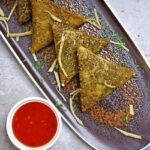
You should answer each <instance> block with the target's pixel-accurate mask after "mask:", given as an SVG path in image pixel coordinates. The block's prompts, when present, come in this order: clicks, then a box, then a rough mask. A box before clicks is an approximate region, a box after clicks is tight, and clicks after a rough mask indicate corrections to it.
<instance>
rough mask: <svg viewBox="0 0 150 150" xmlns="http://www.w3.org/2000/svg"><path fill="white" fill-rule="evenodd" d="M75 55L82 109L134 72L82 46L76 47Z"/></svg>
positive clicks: (89, 106)
mask: <svg viewBox="0 0 150 150" xmlns="http://www.w3.org/2000/svg"><path fill="white" fill-rule="evenodd" d="M77 55H78V65H79V66H78V68H79V77H80V89H81V91H80V94H81V105H82V111H86V110H87V109H89V108H91V107H92V106H93V105H95V104H96V103H97V102H98V101H100V100H102V98H103V97H105V96H107V95H108V94H109V93H111V92H112V90H114V89H115V88H117V87H119V86H121V85H123V84H124V83H126V82H127V81H128V80H129V79H130V78H131V77H132V76H133V75H134V74H135V73H134V71H133V70H131V69H129V68H126V67H122V66H120V65H118V64H113V63H111V62H109V61H107V60H105V59H103V58H102V57H100V56H97V55H95V54H94V53H92V52H91V51H90V50H88V49H86V48H84V47H83V46H79V47H78V53H77Z"/></svg>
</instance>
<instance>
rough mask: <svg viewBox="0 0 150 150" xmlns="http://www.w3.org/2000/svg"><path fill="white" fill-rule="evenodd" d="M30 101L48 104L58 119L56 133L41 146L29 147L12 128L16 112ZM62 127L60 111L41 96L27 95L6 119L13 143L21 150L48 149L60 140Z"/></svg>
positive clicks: (9, 135)
mask: <svg viewBox="0 0 150 150" xmlns="http://www.w3.org/2000/svg"><path fill="white" fill-rule="evenodd" d="M30 102H41V103H43V104H45V105H47V106H48V107H49V108H50V109H51V110H52V111H53V113H54V114H55V116H56V119H57V130H56V133H55V135H54V136H53V138H52V139H51V140H50V141H49V142H48V143H46V144H45V145H42V146H40V147H29V146H27V145H24V144H23V143H21V142H20V141H19V140H18V139H17V138H16V137H15V135H14V133H13V129H12V120H13V117H14V114H15V113H16V111H17V110H18V109H19V108H20V107H21V106H23V105H25V104H27V103H30ZM61 129H62V120H61V117H60V113H59V112H58V110H57V109H56V108H55V107H54V105H53V104H52V103H51V102H50V101H49V100H47V99H44V98H41V97H27V98H24V99H22V100H20V101H19V102H17V103H16V104H15V105H14V106H13V107H12V108H11V110H10V111H9V113H8V116H7V121H6V131H7V134H8V137H9V139H10V141H11V142H12V143H13V145H15V146H16V147H17V148H19V149H21V150H46V149H48V148H50V147H52V146H53V145H54V144H55V142H56V141H57V140H58V138H59V136H60V132H61Z"/></svg>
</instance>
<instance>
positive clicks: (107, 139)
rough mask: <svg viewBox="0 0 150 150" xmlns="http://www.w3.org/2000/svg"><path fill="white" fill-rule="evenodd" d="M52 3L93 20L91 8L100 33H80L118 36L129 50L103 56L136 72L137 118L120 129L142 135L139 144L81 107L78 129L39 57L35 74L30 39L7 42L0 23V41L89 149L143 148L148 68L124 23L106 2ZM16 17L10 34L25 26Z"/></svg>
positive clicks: (147, 135) (147, 136)
mask: <svg viewBox="0 0 150 150" xmlns="http://www.w3.org/2000/svg"><path fill="white" fill-rule="evenodd" d="M55 2H56V3H58V4H60V5H65V7H67V8H69V9H70V10H72V11H74V12H76V13H79V14H82V15H86V16H88V17H93V13H91V12H92V10H93V8H96V9H97V12H98V14H99V16H100V21H101V24H102V29H101V30H99V31H97V30H96V29H94V28H93V27H90V25H84V26H83V27H81V29H84V30H86V31H89V32H90V33H91V34H96V35H97V34H98V35H100V36H103V37H104V36H105V37H106V36H107V37H110V36H111V35H112V33H117V35H118V36H119V37H122V39H123V41H124V42H125V44H126V46H127V47H128V49H129V52H127V51H125V50H123V49H122V48H120V47H116V46H113V45H110V46H109V47H108V48H107V49H105V50H103V53H104V52H105V51H106V52H109V51H110V52H111V53H112V54H114V57H115V56H116V55H117V58H119V61H120V62H122V63H124V64H126V65H127V66H128V67H130V68H132V69H134V70H135V72H136V76H135V77H134V78H133V79H132V80H133V81H134V84H136V86H137V91H138V93H139V103H138V106H136V110H135V111H136V116H135V119H134V120H133V121H132V122H131V123H129V125H128V126H127V127H123V128H122V129H124V130H126V131H130V132H134V133H137V134H139V135H141V136H142V139H141V140H138V139H133V138H129V137H125V136H123V135H122V134H120V133H119V132H118V131H116V130H115V129H114V128H110V127H107V126H105V125H104V124H102V123H99V122H96V121H94V120H93V119H91V118H90V117H89V115H88V113H83V112H82V111H81V109H80V106H77V110H76V113H77V115H78V117H80V118H81V120H82V121H83V124H84V126H81V125H79V124H78V123H77V122H76V120H75V119H74V117H73V116H72V114H71V112H70V109H69V95H68V93H67V92H66V91H65V89H62V90H61V92H62V93H63V94H64V95H65V97H66V100H67V101H66V102H65V101H64V100H63V98H62V97H61V95H60V94H59V93H58V92H57V90H56V85H55V83H54V80H55V79H54V75H53V73H48V72H47V70H48V66H47V63H45V62H44V60H42V59H41V55H40V54H37V57H38V59H39V60H40V61H41V62H42V70H41V71H40V72H38V71H37V70H36V69H35V67H34V65H35V61H34V60H33V57H32V55H31V54H30V52H29V50H28V49H29V47H30V46H31V36H28V37H22V38H20V40H19V41H18V42H17V41H16V39H15V38H7V35H6V30H5V26H4V24H3V23H1V22H0V30H1V32H0V33H1V36H2V38H3V39H4V41H5V42H6V44H7V45H8V47H9V48H10V50H11V52H12V53H13V54H14V56H15V58H16V59H17V60H18V62H19V63H20V65H21V66H22V67H23V69H24V70H25V71H26V73H27V75H28V76H29V77H30V78H31V80H32V81H33V82H34V83H35V85H36V86H37V88H38V89H39V90H40V91H41V93H42V94H43V95H44V96H45V97H46V98H47V99H48V100H49V101H51V102H52V103H53V104H54V105H55V104H56V102H58V101H59V102H60V103H61V104H62V105H63V107H64V109H65V110H66V111H64V110H63V109H59V108H58V110H59V112H60V114H61V116H62V118H63V119H64V120H65V122H66V123H67V124H68V125H69V127H71V129H72V130H73V131H74V132H75V133H76V134H77V135H78V136H79V137H80V138H81V139H82V140H84V141H85V142H86V143H87V144H89V145H90V146H91V147H92V148H94V149H97V150H120V149H121V150H137V149H142V148H144V147H146V146H147V145H148V143H149V141H150V129H149V127H150V115H149V112H150V93H149V92H148V90H145V89H149V88H150V66H148V63H146V61H145V59H144V55H143V54H142V53H141V51H140V49H139V48H138V46H137V45H136V44H135V42H134V41H133V40H132V38H131V36H130V35H129V34H128V33H127V31H126V29H125V28H124V26H123V23H121V21H120V20H119V19H118V17H117V16H116V15H115V13H114V11H113V9H112V8H111V6H110V5H109V4H108V2H107V1H104V0H79V1H76V0H55ZM0 7H1V8H2V9H3V10H4V12H5V14H6V15H8V14H9V11H10V9H9V8H8V6H7V5H6V3H4V0H2V1H0ZM16 16H17V14H16V13H14V15H13V16H12V18H11V20H10V21H9V27H10V32H11V33H15V32H21V31H23V29H24V26H22V25H20V24H19V23H18V21H17V17H16ZM114 40H115V39H114ZM49 47H50V49H53V44H52V45H50V46H49ZM137 64H138V65H137ZM137 66H138V67H137ZM127 89H130V87H127ZM133 92H134V91H133ZM118 97H119V95H118V93H117V92H116V91H114V92H113V93H112V94H110V95H109V97H107V98H106V99H104V102H105V101H106V100H107V102H111V101H114V102H115V100H116V101H117V100H118ZM116 103H117V102H116ZM119 105H122V104H116V107H119ZM120 107H122V106H120ZM110 108H111V106H110ZM110 108H109V109H110ZM113 109H115V108H113V107H112V111H113Z"/></svg>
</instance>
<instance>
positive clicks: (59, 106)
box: [55, 101, 66, 111]
mask: <svg viewBox="0 0 150 150" xmlns="http://www.w3.org/2000/svg"><path fill="white" fill-rule="evenodd" d="M55 106H56V107H57V108H59V109H61V110H63V111H66V109H65V108H64V106H63V105H62V104H61V103H60V102H59V101H56V103H55Z"/></svg>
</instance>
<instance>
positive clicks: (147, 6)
mask: <svg viewBox="0 0 150 150" xmlns="http://www.w3.org/2000/svg"><path fill="white" fill-rule="evenodd" d="M108 1H109V3H110V4H111V6H112V7H113V8H114V10H115V12H116V13H117V15H118V16H119V18H120V19H121V20H122V22H123V23H124V25H125V26H126V28H127V29H128V31H129V32H130V33H131V35H132V37H133V39H134V40H135V41H136V42H137V44H138V45H139V47H140V49H141V50H142V51H143V53H145V54H146V53H150V0H108ZM147 59H148V60H149V63H150V58H148V57H147ZM28 96H42V95H41V94H40V92H39V91H38V90H37V89H36V88H35V86H34V85H33V83H32V82H31V81H30V79H29V78H28V77H27V75H26V74H25V72H24V71H23V70H22V68H21V67H20V65H19V64H18V63H17V61H16V60H15V58H14V57H13V55H12V54H11V52H10V50H9V49H8V48H7V47H6V45H5V44H3V42H2V40H1V38H0V150H16V148H15V147H14V146H13V145H12V144H11V143H10V141H9V139H8V137H7V136H6V131H5V122H6V117H7V114H8V112H9V110H10V108H11V107H12V106H13V105H14V104H15V103H16V102H17V101H19V100H20V99H23V98H25V97H28ZM77 149H80V150H91V148H90V147H89V146H87V145H86V144H85V143H83V142H82V141H81V140H80V139H79V138H78V137H77V136H76V135H75V134H74V133H73V132H72V131H71V130H70V128H69V127H68V126H67V125H66V124H65V123H63V129H62V133H61V136H60V138H59V140H58V142H57V143H56V144H55V145H54V147H53V148H52V150H77ZM147 150H150V148H148V149H147Z"/></svg>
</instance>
